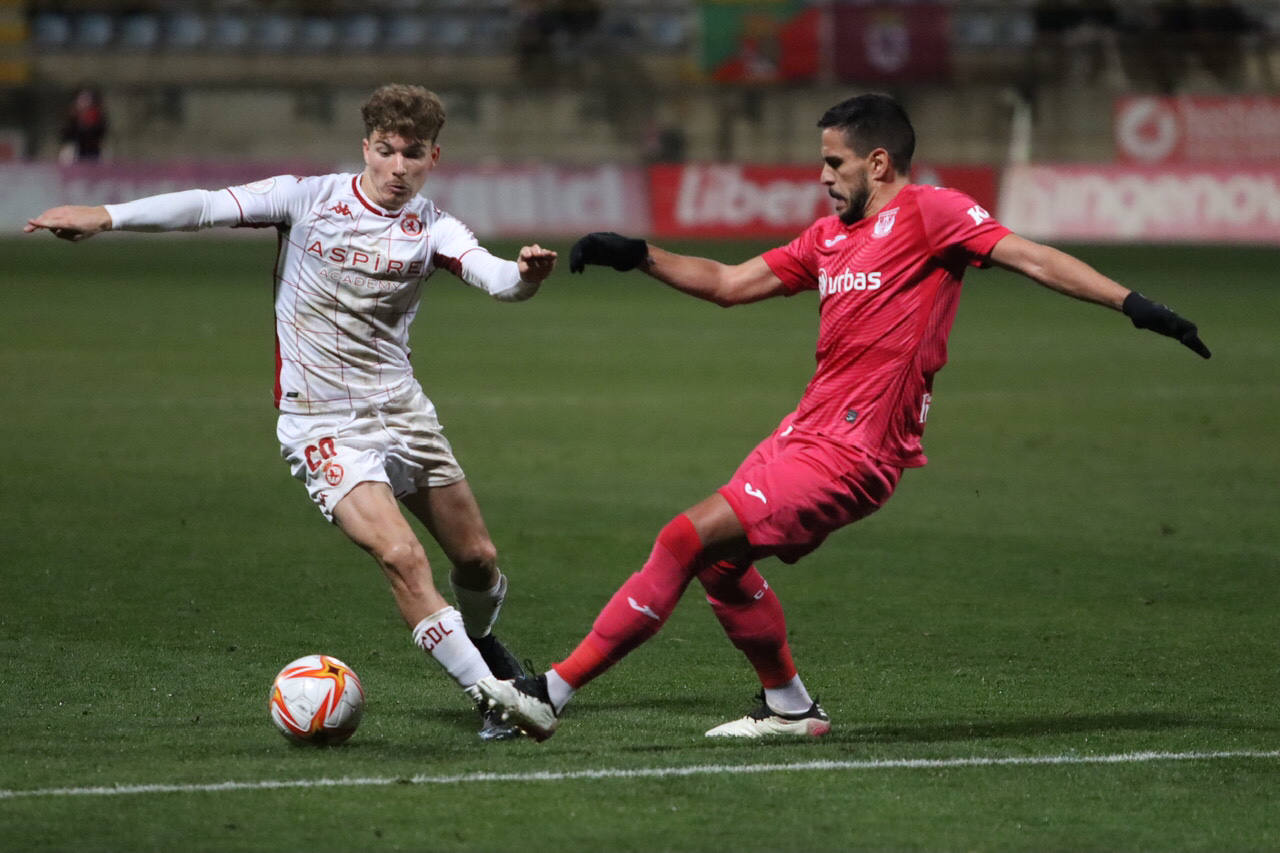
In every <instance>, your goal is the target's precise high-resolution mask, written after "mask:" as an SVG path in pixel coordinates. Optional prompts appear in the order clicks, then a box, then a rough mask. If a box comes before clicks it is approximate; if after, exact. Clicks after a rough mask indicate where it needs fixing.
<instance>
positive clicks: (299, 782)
mask: <svg viewBox="0 0 1280 853" xmlns="http://www.w3.org/2000/svg"><path fill="white" fill-rule="evenodd" d="M1229 759H1280V750H1267V751H1262V750H1238V751H1223V752H1121V753H1112V754H1110V755H1018V756H1008V757H1004V758H999V757H997V758H990V757H981V756H974V757H972V758H885V759H866V760H862V761H837V760H823V761H800V762H796V763H793V764H694V765H690V766H686V767H639V768H634V769H625V768H601V769H597V770H561V771H556V770H543V771H537V772H533V773H459V774H455V775H451V776H425V775H419V776H372V777H344V778H339V779H275V780H272V779H266V780H262V781H257V782H209V783H204V784H190V785H164V784H155V785H111V786H103V787H96V788H33V789H30V790H25V791H23V790H4V789H0V800H12V799H17V798H19V797H28V798H29V797H118V796H123V795H128V794H191V793H215V792H222V791H267V790H277V789H282V788H367V787H378V786H388V785H404V784H412V785H463V784H469V783H473V782H572V781H575V780H578V779H661V778H667V777H672V776H703V775H712V774H718V773H722V774H725V775H738V774H746V773H794V772H797V771H813V770H949V769H956V768H965V767H1010V766H1014V767H1029V766H1037V765H1064V764H1142V763H1146V762H1152V761H1223V760H1229Z"/></svg>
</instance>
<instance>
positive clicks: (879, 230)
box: [871, 207, 898, 240]
mask: <svg viewBox="0 0 1280 853" xmlns="http://www.w3.org/2000/svg"><path fill="white" fill-rule="evenodd" d="M897 218H898V208H896V207H891V208H889V209H888V210H882V211H880V215H879V216H877V217H876V227H875V228H873V229H871V236H872V237H874V238H875V239H877V240H879V239H880V238H882V237H888V236H889V232H890V231H892V230H893V223H894V221H895V220H896V219H897Z"/></svg>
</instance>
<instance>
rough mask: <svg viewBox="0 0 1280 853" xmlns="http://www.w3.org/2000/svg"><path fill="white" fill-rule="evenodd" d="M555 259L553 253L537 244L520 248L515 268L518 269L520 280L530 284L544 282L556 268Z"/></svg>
mask: <svg viewBox="0 0 1280 853" xmlns="http://www.w3.org/2000/svg"><path fill="white" fill-rule="evenodd" d="M556 257H557V256H556V253H555V252H553V251H551V250H550V249H544V248H542V247H541V246H539V245H538V244H537V243H534V244H533V245H532V246H524V247H522V248H521V249H520V256H519V257H517V258H516V266H517V267H519V269H520V280H521V281H527V282H529V283H530V284H537V283H539V282H541V281H543V280H545V279H546V277H547V276H549V275H551V271H552V270H553V269H555V268H556Z"/></svg>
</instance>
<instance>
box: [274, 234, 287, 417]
mask: <svg viewBox="0 0 1280 853" xmlns="http://www.w3.org/2000/svg"><path fill="white" fill-rule="evenodd" d="M284 241H285V232H284V229H283V228H277V229H276V260H275V263H273V264H272V265H271V280H272V282H273V284H274V287H273V288H272V289H273V290H279V289H280V278H279V276H278V272H279V269H280V253H281V252H283V251H284ZM272 299H273V300H274V299H275V295H274V294H272ZM275 331H276V334H275V338H276V381H275V386H274V387H273V388H272V389H271V399H272V403H273V404H274V405H275V407H276V408H277V409H278V408H280V399H281V398H282V397H283V396H284V387H283V386H282V385H281V384H280V372H281V371H282V370H283V369H284V358H283V357H282V356H281V355H280V326H279V324H278V323H277V324H276V330H275Z"/></svg>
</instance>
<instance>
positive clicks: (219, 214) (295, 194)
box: [106, 175, 321, 231]
mask: <svg viewBox="0 0 1280 853" xmlns="http://www.w3.org/2000/svg"><path fill="white" fill-rule="evenodd" d="M320 180H321V179H317V178H297V177H294V176H293V175H278V176H276V177H274V178H266V179H264V180H261V181H254V182H253V183H251V184H243V185H241V186H235V187H227V188H226V189H222V190H183V191H182V192H176V193H164V194H162V195H153V196H148V197H146V198H140V199H137V200H135V201H127V202H125V203H123V204H108V205H106V208H107V213H108V214H109V215H110V216H111V227H112V228H113V229H115V230H117V231H198V230H200V229H201V228H213V227H215V226H218V225H275V224H287V223H290V222H293V221H294V220H295V219H297V218H298V217H300V216H301V215H302V214H303V213H304V212H305V210H306V206H307V204H308V201H309V198H310V196H311V194H312V190H315V189H318V183H319V181H320Z"/></svg>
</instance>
